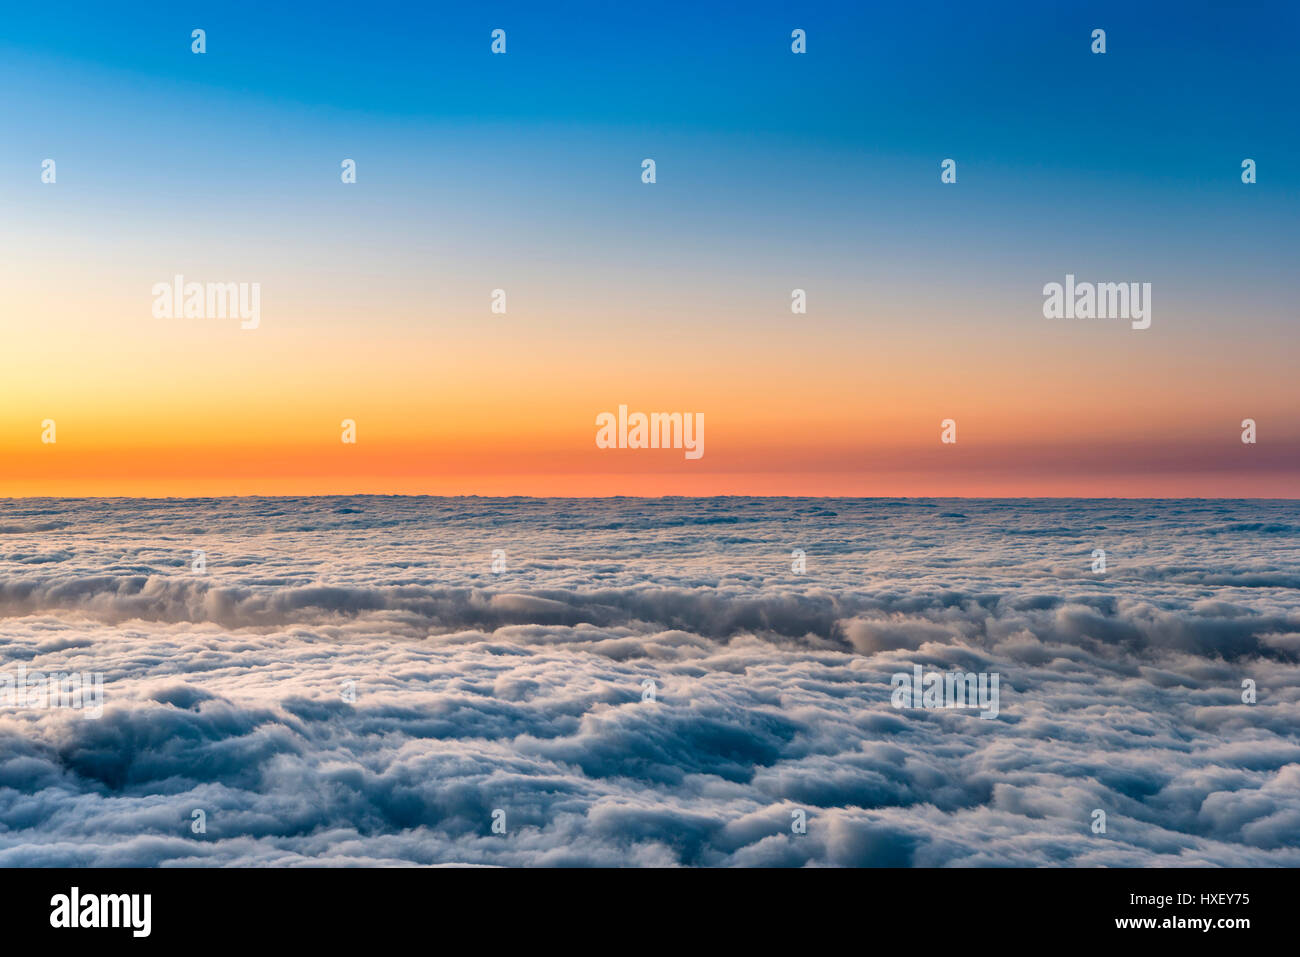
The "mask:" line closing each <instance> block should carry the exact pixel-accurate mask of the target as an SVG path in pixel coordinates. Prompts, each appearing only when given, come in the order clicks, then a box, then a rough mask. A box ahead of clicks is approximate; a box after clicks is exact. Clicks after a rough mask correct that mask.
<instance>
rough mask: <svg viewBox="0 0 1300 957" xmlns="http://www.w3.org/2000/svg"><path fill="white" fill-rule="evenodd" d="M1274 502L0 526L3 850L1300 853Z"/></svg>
mask: <svg viewBox="0 0 1300 957" xmlns="http://www.w3.org/2000/svg"><path fill="white" fill-rule="evenodd" d="M1298 512H1300V510H1298V509H1297V507H1296V506H1295V505H1294V504H1292V503H1262V502H1256V503H1223V502H1175V503H1158V502H1145V503H1068V502H1054V503H1042V502H1025V503H1005V502H1000V503H979V502H960V503H957V502H947V503H926V502H842V501H817V502H812V501H804V500H793V499H791V500H766V501H764V500H739V499H720V500H710V501H686V500H682V501H675V500H666V501H663V502H641V501H633V500H614V501H605V502H595V503H590V502H537V501H530V500H474V499H466V500H440V499H432V500H431V499H403V498H394V499H386V498H354V499H337V498H334V499H306V500H285V499H250V500H222V501H209V502H123V501H108V500H94V501H86V502H79V503H73V504H69V503H56V502H40V501H31V500H28V501H23V502H7V503H0V670H5V671H10V672H12V671H13V670H14V669H15V668H16V667H17V666H18V665H23V666H25V667H26V668H28V669H29V670H39V671H43V672H59V671H64V672H66V671H100V672H103V673H104V674H105V680H106V685H105V695H106V708H105V712H104V715H103V717H102V718H100V719H98V720H87V719H86V718H84V717H83V716H82V715H81V714H79V713H76V712H72V711H60V710H44V709H29V708H19V707H9V708H0V824H3V825H4V826H3V828H2V829H0V865H34V864H67V865H78V864H89V865H124V864H140V865H148V864H164V863H170V864H177V863H179V864H197V863H210V864H212V863H216V864H253V863H383V864H394V863H414V864H441V863H479V864H544V865H569V864H609V865H623V864H629V865H632V864H636V865H667V864H700V865H805V864H831V865H944V864H977V865H990V864H1026V865H1029V864H1061V863H1067V864H1078V865H1089V866H1090V865H1096V864H1110V865H1133V864H1205V863H1215V864H1225V865H1267V864H1280V865H1281V864H1284V865H1288V866H1296V865H1300V787H1298V786H1297V785H1300V737H1298V735H1297V729H1298V728H1300V667H1298V665H1297V652H1298V651H1300V648H1298V647H1297V644H1296V641H1295V638H1296V635H1297V634H1300V610H1298V608H1297V592H1296V590H1295V589H1296V587H1297V585H1300V545H1298V543H1300V535H1298V532H1300V514H1298ZM496 548H501V549H504V550H505V552H506V555H507V571H506V572H505V574H503V575H500V576H498V575H494V574H492V572H491V557H490V556H491V551H492V550H493V549H496ZM793 548H802V549H804V550H805V551H806V553H807V556H808V571H807V574H804V575H796V574H793V573H792V571H791V568H790V558H789V556H790V552H791V550H792V549H793ZM1094 548H1105V549H1106V551H1107V554H1108V571H1107V573H1106V574H1105V575H1101V576H1097V575H1093V574H1092V573H1091V572H1090V561H1091V559H1090V554H1091V551H1092V549H1094ZM194 549H203V550H204V551H205V553H206V558H207V568H208V571H207V573H206V574H204V575H196V574H193V573H192V572H191V571H190V561H191V555H192V552H193V550H194ZM914 664H919V665H922V666H923V667H924V668H926V669H934V670H941V671H942V670H950V669H956V668H960V669H962V670H964V671H987V672H996V673H998V674H999V675H1000V676H1001V708H1000V714H999V717H998V718H997V719H996V720H992V721H985V720H980V719H979V718H978V717H976V716H974V715H972V714H969V713H960V712H952V711H913V710H896V709H895V708H893V707H892V706H891V704H890V700H889V695H890V683H889V679H890V676H891V675H892V674H893V673H894V672H896V671H910V669H911V667H912V666H913V665H914ZM647 678H648V679H651V680H653V681H654V682H655V684H656V699H657V700H654V701H643V700H642V694H643V685H642V683H643V681H645V679H647ZM1243 679H1252V680H1253V681H1254V682H1255V683H1256V686H1257V694H1258V701H1257V703H1255V704H1243V703H1242V701H1241V687H1242V681H1243ZM349 680H351V681H355V682H356V683H357V685H356V689H357V698H356V701H355V703H349V702H346V701H344V700H342V697H341V694H340V692H341V690H342V688H343V685H344V682H345V681H349ZM196 808H199V809H203V810H204V811H205V813H206V816H207V833H206V834H203V835H196V834H193V833H192V832H191V830H190V822H191V813H192V811H193V810H194V809H196ZM1097 808H1100V809H1102V810H1104V811H1105V812H1106V815H1107V833H1105V834H1094V833H1092V831H1091V829H1090V827H1089V825H1090V823H1091V820H1092V818H1091V814H1092V812H1093V810H1094V809H1097ZM494 809H503V810H505V812H506V820H507V833H506V834H505V835H504V836H502V835H494V834H493V833H492V832H491V815H492V812H493V810H494ZM795 810H803V811H805V812H806V814H807V817H808V821H809V824H808V831H807V833H806V834H794V833H792V832H791V828H790V823H791V812H792V811H795Z"/></svg>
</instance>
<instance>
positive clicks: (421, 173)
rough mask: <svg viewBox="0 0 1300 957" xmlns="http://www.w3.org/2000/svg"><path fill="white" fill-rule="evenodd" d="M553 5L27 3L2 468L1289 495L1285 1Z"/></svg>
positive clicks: (16, 81) (513, 487)
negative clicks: (1136, 308) (1102, 38)
mask: <svg viewBox="0 0 1300 957" xmlns="http://www.w3.org/2000/svg"><path fill="white" fill-rule="evenodd" d="M548 6H549V7H550V9H548V10H541V9H538V5H535V4H522V3H520V4H498V3H494V4H485V5H474V6H472V7H470V6H468V5H467V6H466V7H464V8H449V7H446V8H440V7H437V6H435V5H423V6H421V7H419V8H415V6H414V5H401V4H390V3H383V2H378V3H370V4H367V5H365V6H364V7H357V6H355V5H352V4H346V5H345V4H337V3H328V2H326V3H316V4H312V5H311V6H310V7H307V6H298V5H277V8H276V9H268V8H267V7H266V5H263V4H252V3H238V2H236V3H229V2H223V3H221V4H133V5H131V7H130V8H129V9H122V8H117V7H113V8H104V7H100V6H98V5H93V4H57V3H56V4H50V5H39V6H29V7H22V8H16V9H14V10H12V11H7V12H6V18H5V26H4V30H3V31H0V89H4V90H5V91H7V92H6V94H5V95H4V96H3V97H0V130H2V131H3V136H0V208H2V209H3V211H4V225H3V228H0V495H4V496H29V495H144V496H188V495H226V494H230V495H246V494H323V493H353V492H377V493H379V492H382V493H419V492H430V493H440V494H522V495H578V496H582V495H616V494H628V495H662V494H672V495H714V494H744V495H764V494H777V495H797V494H806V495H891V496H897V495H904V496H928V495H953V496H1003V495H1005V496H1057V495H1065V496H1073V495H1086V496H1103V497H1104V496H1138V497H1146V496H1184V495H1185V496H1208V497H1218V496H1225V497H1295V495H1296V494H1297V490H1298V489H1300V482H1298V481H1297V479H1298V478H1300V424H1298V423H1297V410H1298V409H1300V384H1297V377H1296V376H1295V372H1294V370H1295V368H1296V365H1297V359H1300V348H1297V344H1296V343H1297V337H1296V335H1295V332H1294V328H1295V324H1296V322H1297V309H1296V305H1295V303H1296V301H1297V293H1300V270H1297V269H1296V268H1295V263H1296V259H1297V255H1296V254H1297V252H1298V251H1300V236H1298V235H1297V231H1298V229H1300V227H1297V223H1300V186H1298V185H1297V184H1300V169H1297V166H1298V164H1300V142H1298V140H1300V134H1298V133H1297V130H1298V129H1300V125H1298V124H1297V122H1296V120H1297V106H1296V103H1295V97H1294V93H1295V89H1296V72H1295V58H1294V50H1295V42H1296V38H1297V28H1298V27H1300V12H1298V11H1297V8H1296V7H1295V6H1294V5H1290V4H1283V3H1268V4H1244V5H1239V4H1233V5H1226V4H1205V3H1202V4H1196V3H1192V4H1187V3H1180V4H1151V5H1142V9H1131V8H1130V5H1128V4H1089V5H1086V6H1085V5H1070V4H1065V5H1050V8H1049V7H1048V5H1041V4H1031V3H1002V4H988V5H979V6H978V8H976V7H974V6H973V5H972V7H971V8H970V9H965V10H960V11H956V10H955V11H943V10H939V11H935V10H932V9H924V10H918V9H908V8H905V7H904V6H903V5H896V6H895V7H892V8H883V7H882V8H873V7H869V6H865V5H861V4H848V3H843V4H830V3H828V4H812V5H801V6H791V5H784V4H775V3H745V4H740V3H737V4H712V5H708V6H707V7H700V6H699V5H696V4H689V5H688V4H681V3H661V4H655V5H653V6H650V7H645V6H636V5H620V6H615V5H606V4H596V3H586V4H582V3H575V4H556V5H548ZM195 28H202V29H204V30H205V31H206V42H207V51H206V52H205V53H203V54H201V55H199V54H194V53H192V52H191V31H192V30H193V29H195ZM498 28H500V29H503V30H505V31H506V37H507V50H506V53H505V55H493V54H492V53H491V51H490V44H491V31H492V30H494V29H498ZM796 28H799V29H803V30H805V31H806V34H807V53H805V54H801V55H797V54H794V53H792V52H791V49H790V42H791V41H790V34H791V31H792V30H794V29H796ZM1097 28H1101V29H1104V30H1105V31H1106V38H1107V50H1106V52H1105V54H1101V55H1098V54H1094V53H1092V52H1091V49H1090V48H1091V44H1092V40H1091V34H1092V31H1093V30H1094V29H1097ZM645 158H653V159H654V160H655V163H656V182H655V183H653V184H646V183H643V182H642V178H641V172H642V160H643V159H645ZM947 158H952V159H954V160H955V161H956V163H957V182H956V183H953V184H944V183H941V181H940V164H941V162H942V161H943V160H944V159H947ZM1245 158H1252V159H1254V160H1255V161H1256V164H1257V171H1258V172H1257V175H1258V181H1257V182H1256V183H1254V184H1250V185H1247V184H1243V183H1242V181H1241V163H1242V160H1243V159H1245ZM45 159H54V160H55V162H56V164H57V179H56V182H55V183H43V182H42V181H41V170H42V162H43V161H44V160H45ZM344 159H353V160H355V162H356V169H357V181H356V183H354V184H344V183H342V182H341V179H340V164H341V162H342V161H343V160H344ZM177 274H180V275H183V276H185V277H186V279H187V280H190V281H199V282H248V283H252V282H256V283H259V284H260V291H261V317H260V323H259V325H258V327H257V328H256V329H241V328H240V324H239V322H238V321H237V320H230V319H221V318H158V317H156V316H154V315H153V311H152V305H153V294H152V292H151V290H152V287H153V286H154V284H156V283H159V282H170V281H171V279H172V277H173V276H175V275H177ZM1067 274H1073V275H1076V276H1077V277H1078V278H1079V279H1080V281H1084V280H1091V281H1096V282H1143V283H1146V282H1149V283H1151V286H1152V323H1151V327H1150V328H1149V329H1145V330H1133V329H1131V328H1130V327H1129V324H1128V323H1127V322H1126V321H1123V320H1113V319H1107V320H1063V319H1047V318H1045V317H1044V316H1043V313H1042V305H1043V294H1042V289H1043V286H1044V285H1045V284H1046V283H1050V282H1062V281H1064V278H1065V276H1066V275H1067ZM494 289H504V290H505V291H506V294H507V303H508V305H507V311H506V313H505V314H504V315H502V314H494V313H493V312H492V311H491V309H490V304H491V295H492V291H493V290H494ZM793 289H804V290H806V293H807V303H808V306H807V313H806V314H793V313H792V312H791V309H790V303H791V291H792V290H793ZM620 405H627V406H628V407H629V408H630V409H632V410H643V411H646V412H650V411H680V412H692V413H700V414H703V415H704V418H705V421H706V450H705V454H704V455H703V456H702V457H701V458H699V459H695V460H688V459H686V458H685V456H684V455H683V454H682V452H681V450H632V449H601V448H598V447H597V446H596V443H595V441H594V438H595V434H596V428H595V420H596V416H597V415H598V414H600V413H602V412H607V411H616V410H617V408H618V407H619V406H620ZM949 418H951V419H953V420H955V422H956V423H957V442H956V443H955V444H943V443H941V441H940V434H941V428H940V423H941V422H942V421H943V420H944V419H949ZM1246 418H1252V419H1254V420H1255V421H1256V423H1257V430H1258V441H1257V443H1255V444H1253V445H1248V444H1244V443H1243V442H1242V441H1241V432H1242V427H1241V423H1242V420H1243V419H1246ZM344 419H351V420H353V421H355V423H356V432H357V441H356V443H355V444H346V443H343V442H342V441H341V440H340V435H341V423H342V421H343V420H344ZM46 420H53V421H54V422H55V423H56V435H57V439H56V441H55V442H53V443H49V442H43V441H42V435H43V431H44V426H43V423H44V422H45V421H46Z"/></svg>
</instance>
